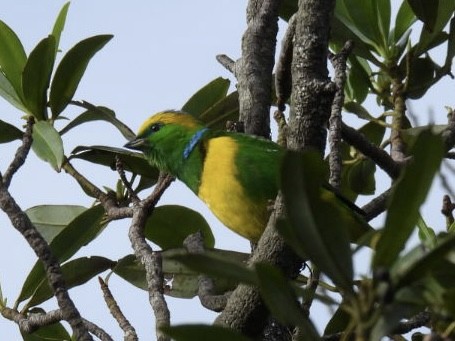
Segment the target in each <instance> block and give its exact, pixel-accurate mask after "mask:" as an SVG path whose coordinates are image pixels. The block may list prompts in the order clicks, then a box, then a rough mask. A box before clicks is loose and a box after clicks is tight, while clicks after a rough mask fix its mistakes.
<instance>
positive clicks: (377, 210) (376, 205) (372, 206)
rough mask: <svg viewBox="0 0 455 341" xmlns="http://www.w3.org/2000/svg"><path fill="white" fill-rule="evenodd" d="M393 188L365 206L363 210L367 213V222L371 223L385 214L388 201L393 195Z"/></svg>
mask: <svg viewBox="0 0 455 341" xmlns="http://www.w3.org/2000/svg"><path fill="white" fill-rule="evenodd" d="M392 191H393V187H391V188H389V189H388V190H386V191H385V192H383V193H381V194H380V195H379V196H377V197H376V198H374V199H373V200H371V201H370V202H369V203H368V204H366V205H364V206H363V207H362V208H361V209H362V211H363V212H365V215H364V217H365V220H366V221H370V220H372V219H374V218H376V217H377V216H378V215H380V214H381V213H382V212H384V211H385V210H386V208H387V201H388V200H389V198H390V195H391V194H392Z"/></svg>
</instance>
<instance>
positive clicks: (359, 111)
mask: <svg viewBox="0 0 455 341" xmlns="http://www.w3.org/2000/svg"><path fill="white" fill-rule="evenodd" d="M343 108H344V109H345V110H346V111H347V112H350V113H353V114H354V115H356V116H357V117H359V118H361V119H364V120H368V121H373V120H375V118H374V117H373V116H371V115H370V113H369V112H368V110H367V109H365V108H364V107H363V106H362V105H361V104H359V103H357V102H346V103H344V106H343Z"/></svg>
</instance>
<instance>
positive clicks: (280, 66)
mask: <svg viewBox="0 0 455 341" xmlns="http://www.w3.org/2000/svg"><path fill="white" fill-rule="evenodd" d="M296 22H297V21H296V15H295V14H294V15H293V16H292V17H291V19H289V22H288V28H287V30H286V33H285V34H284V37H283V41H282V43H281V52H280V56H279V58H278V63H277V64H276V68H275V92H276V98H277V106H278V110H280V111H284V110H285V109H286V101H287V100H288V99H289V97H290V96H291V90H292V73H291V65H292V53H293V48H294V44H293V39H294V35H295V25H296Z"/></svg>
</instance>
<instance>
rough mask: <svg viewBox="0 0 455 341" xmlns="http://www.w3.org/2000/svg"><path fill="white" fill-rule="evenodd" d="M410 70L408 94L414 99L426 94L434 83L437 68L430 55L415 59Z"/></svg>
mask: <svg viewBox="0 0 455 341" xmlns="http://www.w3.org/2000/svg"><path fill="white" fill-rule="evenodd" d="M411 63H412V64H411V67H410V70H409V80H408V88H407V94H408V96H409V97H410V98H412V99H417V98H420V97H422V96H423V95H425V93H426V92H427V91H428V89H429V88H430V87H431V86H432V85H433V83H434V79H435V75H436V69H435V64H434V63H433V61H432V60H431V59H430V58H429V57H425V58H417V59H413V60H412V62H411Z"/></svg>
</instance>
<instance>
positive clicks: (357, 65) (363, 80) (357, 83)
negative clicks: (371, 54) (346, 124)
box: [347, 56, 372, 104]
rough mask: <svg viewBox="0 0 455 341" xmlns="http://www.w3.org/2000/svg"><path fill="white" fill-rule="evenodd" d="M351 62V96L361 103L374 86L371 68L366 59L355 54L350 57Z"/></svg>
mask: <svg viewBox="0 0 455 341" xmlns="http://www.w3.org/2000/svg"><path fill="white" fill-rule="evenodd" d="M350 64H351V67H350V69H349V73H348V78H347V86H348V88H349V89H351V92H352V95H351V98H352V99H354V100H356V102H357V103H359V104H361V103H362V102H363V101H364V100H365V98H366V97H367V95H368V91H369V89H370V88H371V87H372V84H371V80H370V75H371V69H370V67H369V65H368V63H367V62H366V61H365V60H364V59H360V58H359V57H355V56H354V57H351V58H350Z"/></svg>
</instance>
